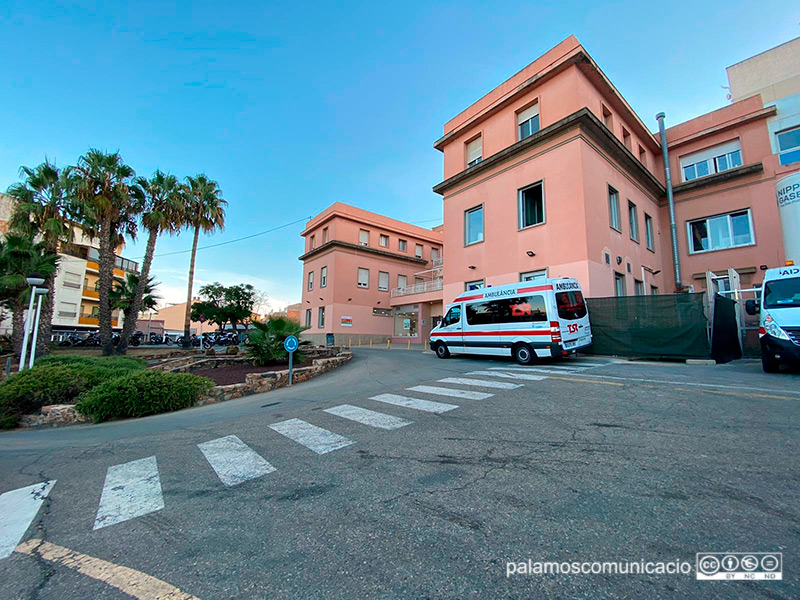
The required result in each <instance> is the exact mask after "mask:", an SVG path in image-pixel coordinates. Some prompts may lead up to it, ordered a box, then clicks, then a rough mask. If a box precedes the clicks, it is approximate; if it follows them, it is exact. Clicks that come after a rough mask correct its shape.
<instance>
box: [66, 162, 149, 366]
mask: <svg viewBox="0 0 800 600" xmlns="http://www.w3.org/2000/svg"><path fill="white" fill-rule="evenodd" d="M134 175H135V173H134V171H133V169H132V168H131V167H129V166H128V165H126V164H125V162H124V161H123V160H122V156H120V154H119V152H114V153H105V152H102V151H100V150H96V149H94V148H92V149H90V150H89V151H88V152H87V153H86V154H85V155H83V156H81V157H80V159H78V164H77V165H76V166H74V167H70V168H69V169H68V178H69V189H70V193H71V195H72V197H73V198H74V202H75V208H76V213H77V215H78V219H79V221H80V225H81V226H82V227H83V229H84V231H85V232H86V233H87V234H88V235H90V236H91V237H94V238H97V239H98V241H99V246H100V248H99V254H100V261H99V271H100V277H99V280H100V289H99V295H100V344H101V346H102V349H103V355H104V356H110V355H111V354H113V353H114V344H113V341H112V329H111V312H112V307H111V302H110V300H109V295H110V293H111V288H112V286H113V282H114V263H115V258H116V256H115V254H114V251H115V249H116V248H117V246H119V245H120V244H122V243H123V242H124V239H125V237H124V236H125V235H128V236H129V237H131V238H135V237H136V228H137V223H136V214H137V211H138V210H139V209H140V208H141V202H140V201H139V200H138V194H139V192H140V190H139V189H138V188H137V187H136V186H132V185H131V184H132V180H133V177H134Z"/></svg>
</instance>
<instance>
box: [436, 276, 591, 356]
mask: <svg viewBox="0 0 800 600" xmlns="http://www.w3.org/2000/svg"><path fill="white" fill-rule="evenodd" d="M591 344H592V333H591V328H590V325H589V313H588V311H587V309H586V303H585V302H584V300H583V294H582V293H581V288H580V285H579V284H578V282H577V281H576V280H575V279H570V278H568V277H565V278H563V279H543V280H540V281H536V282H531V281H523V282H521V283H513V284H510V285H501V286H496V287H488V288H481V289H476V290H469V291H467V292H464V293H463V294H461V295H460V296H458V297H457V298H456V299H455V301H454V303H453V304H451V305H449V306H448V310H447V314H445V316H444V318H443V319H442V320H441V322H440V323H439V324H438V325H437V326H436V327H434V328H433V330H432V331H431V335H430V347H431V350H433V351H434V352H436V356H438V357H439V358H447V357H448V356H450V354H486V355H491V356H513V357H514V359H515V360H516V361H517V362H518V363H520V364H522V365H528V364H531V363H533V362H534V361H535V360H536V359H537V358H544V357H558V358H561V357H562V356H566V355H568V354H573V353H575V352H577V351H578V350H585V349H587V348H588V347H589V346H590V345H591Z"/></svg>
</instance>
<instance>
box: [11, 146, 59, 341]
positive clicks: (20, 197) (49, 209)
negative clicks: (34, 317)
mask: <svg viewBox="0 0 800 600" xmlns="http://www.w3.org/2000/svg"><path fill="white" fill-rule="evenodd" d="M20 175H21V176H22V177H23V179H24V180H23V181H22V182H21V183H17V184H14V185H12V186H11V187H10V188H8V194H9V196H11V197H12V198H14V200H16V202H15V206H14V212H13V214H12V217H11V228H12V230H14V231H17V232H19V233H21V234H22V235H24V236H26V237H28V238H30V239H33V238H34V237H35V236H41V238H40V239H41V240H42V242H43V243H44V248H45V250H46V251H47V252H48V253H51V254H56V253H58V251H59V247H60V245H61V244H62V243H69V242H72V240H73V237H74V235H73V224H72V216H73V212H74V211H73V206H72V203H71V201H70V198H69V194H68V193H67V183H68V182H67V179H66V177H65V175H64V174H63V173H61V172H60V171H59V169H58V167H56V166H55V165H54V164H52V163H51V162H50V161H48V160H47V159H46V158H45V161H44V162H43V163H42V164H40V165H39V166H38V167H34V168H30V167H22V168H20ZM45 284H46V285H47V287H48V289H49V293H48V294H47V296H45V298H44V301H43V303H42V313H43V314H42V317H41V319H40V321H39V335H38V338H37V339H38V344H37V345H38V348H37V352H38V353H43V352H46V351H47V342H48V341H49V340H50V331H51V328H52V322H53V306H54V303H53V300H54V297H55V273H54V274H53V275H52V276H49V277H47V280H46V282H45Z"/></svg>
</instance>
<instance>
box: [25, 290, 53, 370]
mask: <svg viewBox="0 0 800 600" xmlns="http://www.w3.org/2000/svg"><path fill="white" fill-rule="evenodd" d="M33 289H34V291H35V294H36V295H37V296H39V302H37V303H36V322H35V323H34V324H33V340H32V341H31V361H30V363H28V368H29V369H32V368H33V361H34V360H35V359H36V338H38V337H39V317H40V316H41V314H42V300H44V297H45V296H46V295H47V292H48V291H49V290H48V289H47V288H46V287H37V288H33Z"/></svg>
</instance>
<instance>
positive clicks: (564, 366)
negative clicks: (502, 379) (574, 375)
mask: <svg viewBox="0 0 800 600" xmlns="http://www.w3.org/2000/svg"><path fill="white" fill-rule="evenodd" d="M511 368H512V369H530V368H545V369H557V370H564V371H572V372H575V371H587V370H588V369H593V368H595V367H578V366H575V367H568V366H566V365H542V367H515V366H512V367H511Z"/></svg>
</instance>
